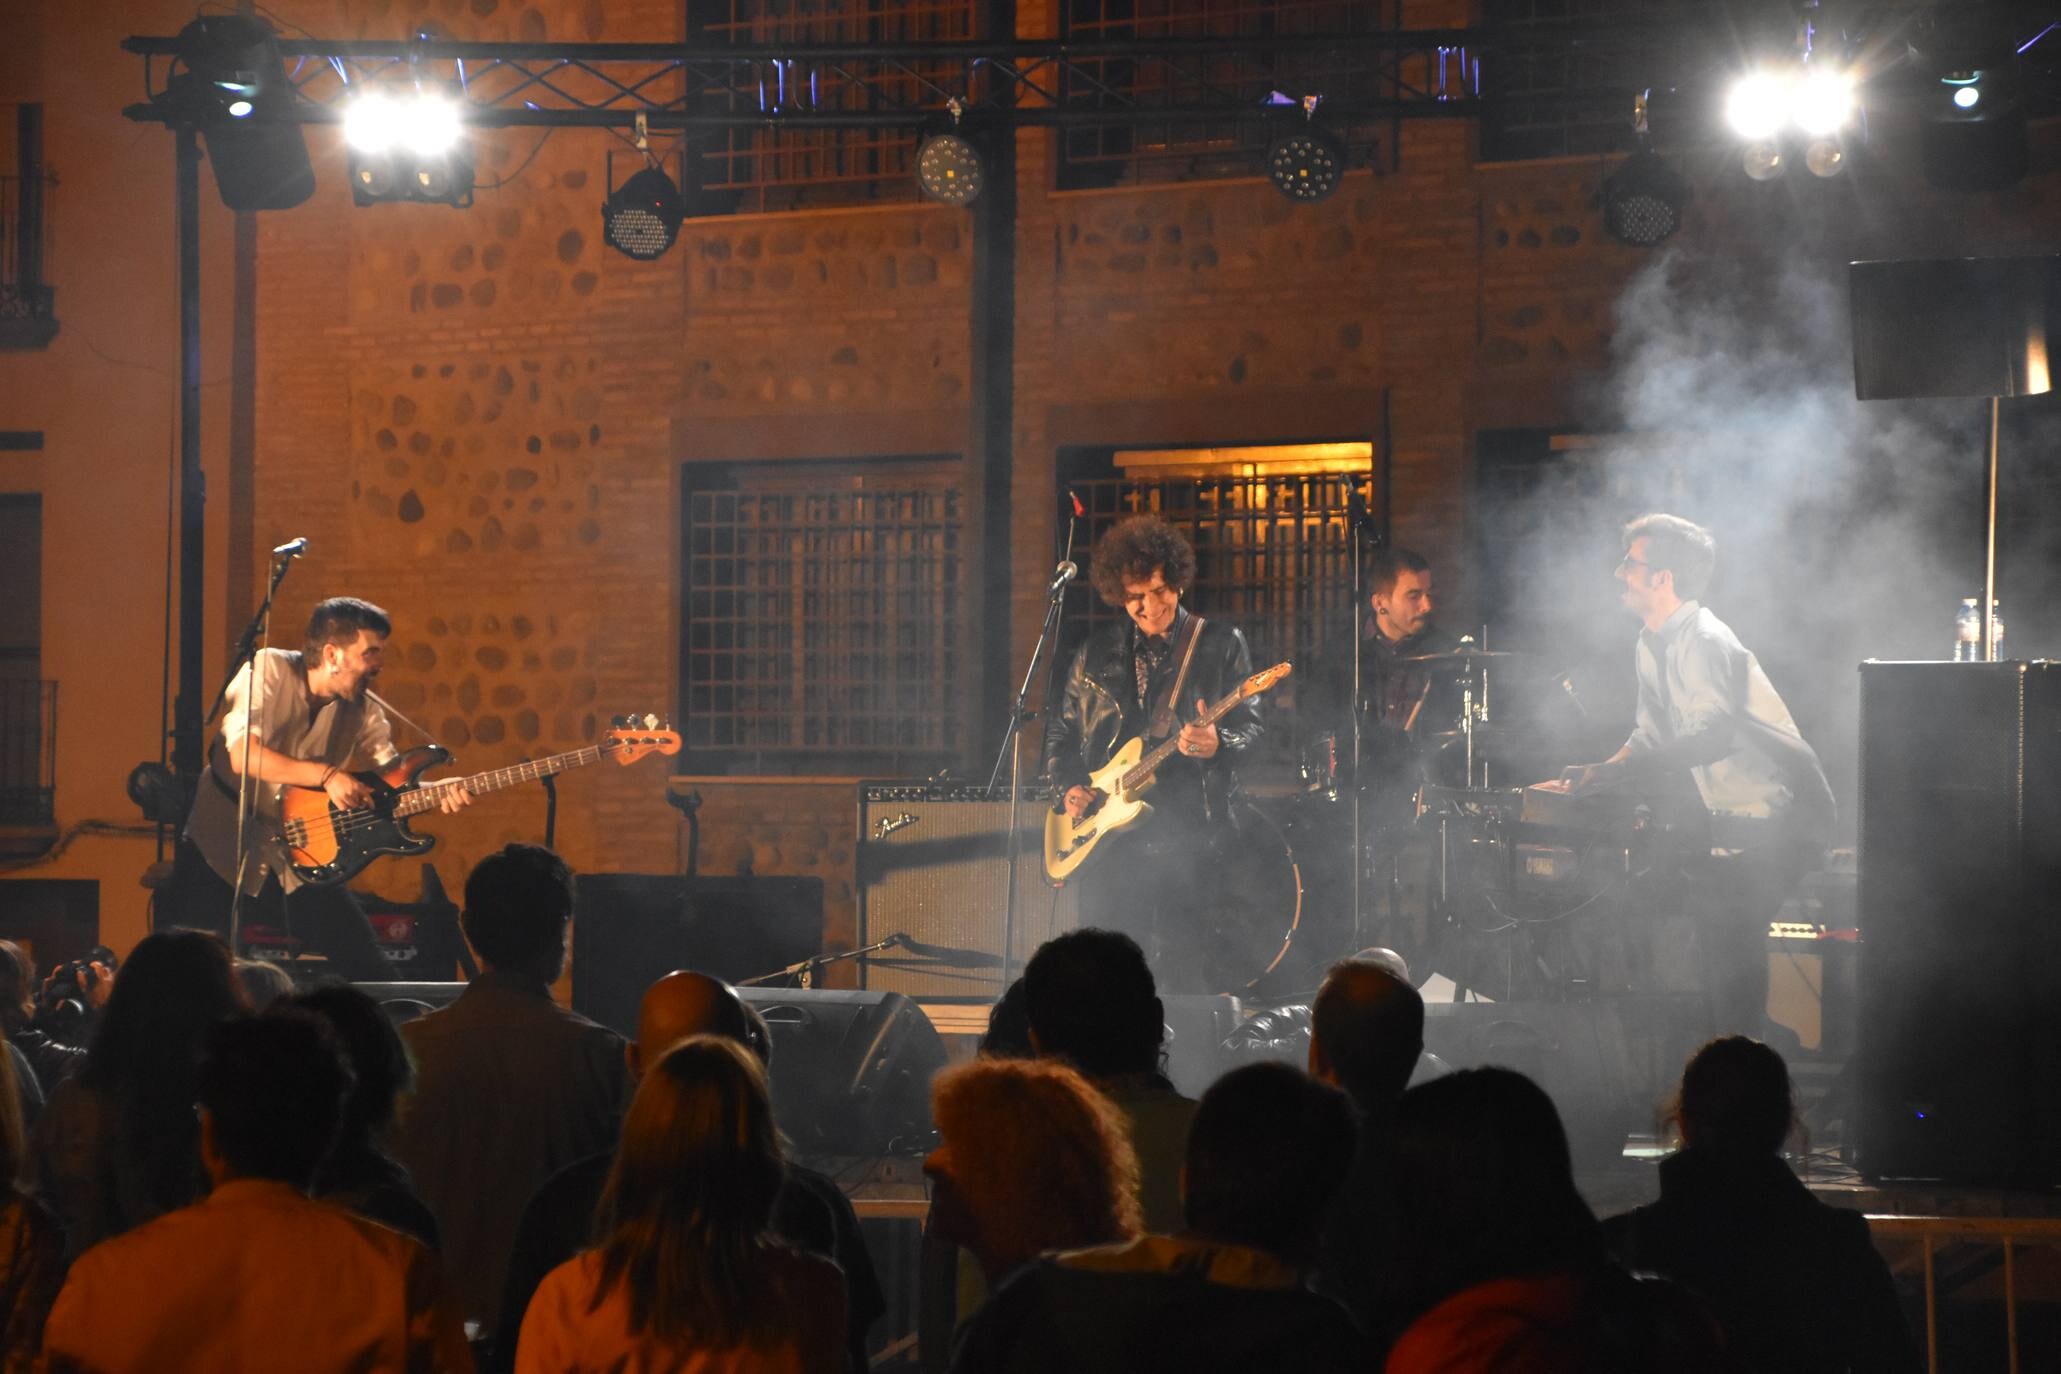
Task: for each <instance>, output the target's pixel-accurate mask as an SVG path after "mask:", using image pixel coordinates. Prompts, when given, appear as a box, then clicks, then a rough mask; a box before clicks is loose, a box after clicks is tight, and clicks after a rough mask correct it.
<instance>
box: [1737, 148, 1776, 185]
mask: <svg viewBox="0 0 2061 1374" xmlns="http://www.w3.org/2000/svg"><path fill="white" fill-rule="evenodd" d="M1740 161H1741V163H1742V164H1743V165H1744V166H1745V168H1746V175H1748V176H1750V177H1752V178H1753V179H1754V180H1755V181H1773V180H1774V179H1775V178H1776V177H1778V176H1780V175H1782V169H1783V167H1784V165H1785V164H1784V161H1783V158H1782V145H1781V144H1779V143H1777V142H1775V141H1774V140H1773V139H1771V138H1763V139H1761V140H1759V141H1758V142H1754V143H1749V144H1747V145H1746V150H1745V151H1744V152H1743V153H1742V154H1740Z"/></svg>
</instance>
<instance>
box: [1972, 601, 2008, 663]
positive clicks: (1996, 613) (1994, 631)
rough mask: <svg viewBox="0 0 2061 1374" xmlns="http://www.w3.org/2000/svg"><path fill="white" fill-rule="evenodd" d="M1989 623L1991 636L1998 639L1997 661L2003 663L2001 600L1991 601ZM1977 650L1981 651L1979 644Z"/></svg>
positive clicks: (2002, 613) (2002, 612) (2002, 614)
mask: <svg viewBox="0 0 2061 1374" xmlns="http://www.w3.org/2000/svg"><path fill="white" fill-rule="evenodd" d="M1989 625H1990V637H1991V638H1992V639H1994V640H1995V641H1996V645H1997V662H1999V663H2002V662H2003V661H2004V611H2003V606H2002V604H2001V603H1999V602H1995V601H1992V602H1990V603H1989ZM1977 650H1978V653H1979V652H1980V646H1979V645H1978V646H1977Z"/></svg>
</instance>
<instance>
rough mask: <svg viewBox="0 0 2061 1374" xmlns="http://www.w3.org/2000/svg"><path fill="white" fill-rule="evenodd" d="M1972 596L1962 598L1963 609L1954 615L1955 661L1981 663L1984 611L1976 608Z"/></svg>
mask: <svg viewBox="0 0 2061 1374" xmlns="http://www.w3.org/2000/svg"><path fill="white" fill-rule="evenodd" d="M1976 605H1977V602H1976V599H1975V598H1974V597H1972V596H1964V597H1962V598H1961V609H1960V611H1959V612H1958V613H1957V614H1956V615H1955V616H1954V662H1956V663H1979V662H1981V661H1982V612H1981V611H1979V610H1977V609H1976Z"/></svg>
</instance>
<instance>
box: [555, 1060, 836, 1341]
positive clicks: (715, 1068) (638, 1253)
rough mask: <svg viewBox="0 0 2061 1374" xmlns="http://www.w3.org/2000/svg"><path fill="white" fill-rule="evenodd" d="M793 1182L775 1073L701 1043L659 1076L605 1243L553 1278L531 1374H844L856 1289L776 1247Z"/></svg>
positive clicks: (640, 1101) (604, 1201)
mask: <svg viewBox="0 0 2061 1374" xmlns="http://www.w3.org/2000/svg"><path fill="white" fill-rule="evenodd" d="M783 1181H784V1171H783V1169H782V1167H781V1157H780V1144H779V1138H778V1135H777V1134H776V1132H775V1131H774V1128H773V1111H772V1104H771V1102H770V1101H769V1099H768V1096H767V1091H766V1078H765V1072H764V1070H762V1069H761V1068H760V1067H759V1063H758V1060H757V1059H755V1058H754V1057H753V1056H752V1054H751V1052H750V1051H749V1050H747V1049H746V1048H745V1047H744V1046H743V1045H741V1044H739V1043H737V1042H736V1041H735V1040H732V1039H728V1038H726V1037H722V1036H713V1035H698V1036H694V1037H692V1038H690V1039H687V1040H684V1041H681V1042H680V1043H679V1044H677V1045H674V1046H673V1047H672V1048H671V1049H669V1050H667V1051H666V1052H665V1053H664V1054H663V1055H662V1056H660V1057H659V1059H658V1060H657V1062H655V1063H653V1064H651V1065H649V1066H648V1068H647V1070H646V1072H645V1074H644V1078H643V1080H642V1082H641V1083H640V1084H639V1086H638V1088H637V1095H636V1098H635V1100H634V1101H632V1103H631V1104H630V1111H629V1115H628V1116H627V1117H626V1118H625V1120H624V1123H623V1135H622V1145H621V1147H620V1148H619V1149H618V1150H617V1152H616V1157H615V1164H614V1166H613V1168H612V1169H611V1170H610V1172H609V1176H608V1183H607V1186H606V1188H605V1189H604V1190H603V1192H602V1198H601V1222H600V1231H601V1236H602V1239H601V1242H600V1244H599V1246H598V1247H597V1248H596V1249H593V1250H590V1251H587V1252H586V1253H584V1254H581V1255H578V1256H576V1257H575V1258H573V1259H570V1260H567V1261H566V1262H565V1263H564V1264H561V1265H560V1266H558V1267H557V1268H556V1269H553V1270H552V1271H551V1272H550V1273H549V1274H548V1275H546V1276H545V1278H544V1281H543V1283H542V1284H540V1285H539V1286H538V1288H537V1291H536V1295H535V1296H534V1297H533V1298H532V1299H531V1300H530V1304H529V1311H528V1313H527V1314H526V1315H525V1316H524V1317H523V1321H522V1334H521V1338H520V1341H519V1343H518V1345H517V1348H516V1356H515V1367H516V1369H517V1370H518V1371H519V1374H573V1372H574V1371H582V1372H584V1371H595V1372H596V1374H599V1372H600V1371H616V1370H625V1369H692V1370H695V1371H697V1372H699V1371H709V1372H710V1374H727V1372H728V1371H738V1374H743V1371H754V1372H755V1371H762V1370H763V1371H772V1370H782V1371H789V1370H791V1371H796V1372H797V1374H837V1371H841V1370H843V1369H844V1367H845V1361H846V1323H845V1311H844V1304H845V1297H844V1278H843V1276H842V1275H841V1274H840V1273H839V1272H838V1270H837V1266H836V1265H834V1264H832V1263H831V1262H830V1261H828V1260H826V1259H823V1258H821V1257H820V1256H816V1255H808V1254H803V1253H802V1252H800V1251H798V1250H793V1249H790V1248H788V1246H787V1245H786V1244H785V1243H783V1242H782V1241H780V1240H779V1239H778V1238H777V1237H776V1236H775V1235H774V1233H773V1231H772V1216H773V1205H774V1201H775V1199H776V1198H777V1197H778V1196H779V1193H780V1190H781V1187H782V1185H783Z"/></svg>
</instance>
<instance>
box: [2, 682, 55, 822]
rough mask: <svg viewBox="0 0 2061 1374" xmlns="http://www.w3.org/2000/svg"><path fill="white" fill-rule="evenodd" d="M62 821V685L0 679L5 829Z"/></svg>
mask: <svg viewBox="0 0 2061 1374" xmlns="http://www.w3.org/2000/svg"><path fill="white" fill-rule="evenodd" d="M56 820H57V684H56V683H54V682H39V681H38V680H36V679H35V678H0V825H54V824H56Z"/></svg>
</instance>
